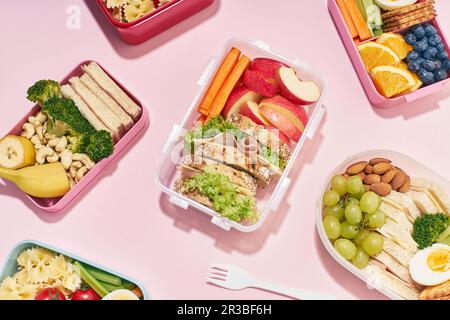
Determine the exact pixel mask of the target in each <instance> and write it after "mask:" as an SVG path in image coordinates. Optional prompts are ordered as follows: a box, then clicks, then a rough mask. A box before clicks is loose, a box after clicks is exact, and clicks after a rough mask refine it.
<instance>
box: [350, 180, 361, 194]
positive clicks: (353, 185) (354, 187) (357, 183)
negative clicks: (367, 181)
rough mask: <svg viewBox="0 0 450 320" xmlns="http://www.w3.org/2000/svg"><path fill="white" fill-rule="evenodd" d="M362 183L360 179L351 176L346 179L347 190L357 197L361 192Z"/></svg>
mask: <svg viewBox="0 0 450 320" xmlns="http://www.w3.org/2000/svg"><path fill="white" fill-rule="evenodd" d="M362 187H363V182H362V180H361V178H360V177H358V176H353V177H350V178H348V179H347V190H348V192H349V193H350V194H352V195H357V194H358V193H360V192H361V188H362Z"/></svg>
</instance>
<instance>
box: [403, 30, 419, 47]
mask: <svg viewBox="0 0 450 320" xmlns="http://www.w3.org/2000/svg"><path fill="white" fill-rule="evenodd" d="M404 39H405V41H406V42H407V43H408V44H410V45H412V46H413V45H415V44H416V42H417V38H416V36H415V35H414V33H412V32H410V33H408V34H407V35H406V36H405V37H404Z"/></svg>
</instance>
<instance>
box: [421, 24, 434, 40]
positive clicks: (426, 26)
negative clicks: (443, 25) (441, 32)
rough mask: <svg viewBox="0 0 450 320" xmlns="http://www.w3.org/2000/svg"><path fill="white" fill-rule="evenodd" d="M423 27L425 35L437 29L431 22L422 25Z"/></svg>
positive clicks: (429, 35) (430, 34) (431, 34)
mask: <svg viewBox="0 0 450 320" xmlns="http://www.w3.org/2000/svg"><path fill="white" fill-rule="evenodd" d="M423 29H424V31H425V35H426V36H427V37H431V36H434V35H436V34H437V30H436V28H435V27H433V26H432V25H431V24H429V23H427V24H425V25H424V26H423Z"/></svg>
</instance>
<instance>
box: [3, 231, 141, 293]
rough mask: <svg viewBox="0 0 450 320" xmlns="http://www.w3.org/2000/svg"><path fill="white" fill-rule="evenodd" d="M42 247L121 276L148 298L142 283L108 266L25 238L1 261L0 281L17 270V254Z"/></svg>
mask: <svg viewBox="0 0 450 320" xmlns="http://www.w3.org/2000/svg"><path fill="white" fill-rule="evenodd" d="M36 247H39V248H43V249H48V250H50V251H53V252H55V253H57V254H62V255H63V256H65V257H67V258H70V259H72V260H75V261H79V262H82V263H83V264H86V265H88V266H90V267H94V268H97V269H100V270H102V271H105V272H107V273H110V274H112V275H114V276H117V277H119V278H121V279H122V280H125V281H128V282H131V283H132V284H134V285H135V286H136V287H137V288H139V289H140V290H141V292H142V294H143V299H144V300H149V295H148V293H147V290H146V289H145V288H144V286H143V285H142V284H140V283H139V282H138V281H136V280H134V279H132V278H129V277H127V276H125V275H123V274H120V273H117V272H114V271H113V270H110V269H108V268H105V267H103V266H101V265H98V264H96V263H92V262H90V261H87V260H84V259H83V258H81V257H79V256H77V255H74V254H71V253H68V252H66V251H64V250H61V249H59V248H56V247H53V246H50V245H48V244H46V243H43V242H40V241H35V240H26V241H22V242H20V243H18V244H17V245H16V246H14V248H13V249H12V250H11V251H10V252H9V254H8V256H7V257H6V260H5V262H4V263H3V268H2V269H1V272H0V282H1V281H3V279H5V278H6V277H12V276H13V275H14V274H15V273H16V272H17V267H18V266H17V258H18V257H19V255H20V254H21V253H22V252H23V251H24V250H27V249H31V248H36Z"/></svg>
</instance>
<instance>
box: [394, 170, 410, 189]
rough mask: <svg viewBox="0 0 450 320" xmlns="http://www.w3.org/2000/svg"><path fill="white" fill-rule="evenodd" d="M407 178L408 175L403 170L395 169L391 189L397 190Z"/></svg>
mask: <svg viewBox="0 0 450 320" xmlns="http://www.w3.org/2000/svg"><path fill="white" fill-rule="evenodd" d="M407 179H408V176H407V175H406V173H405V172H403V171H400V170H397V173H396V174H395V178H394V180H392V182H391V186H392V189H393V190H398V189H399V188H400V187H402V186H403V185H404V184H405V183H406V180H407Z"/></svg>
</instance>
